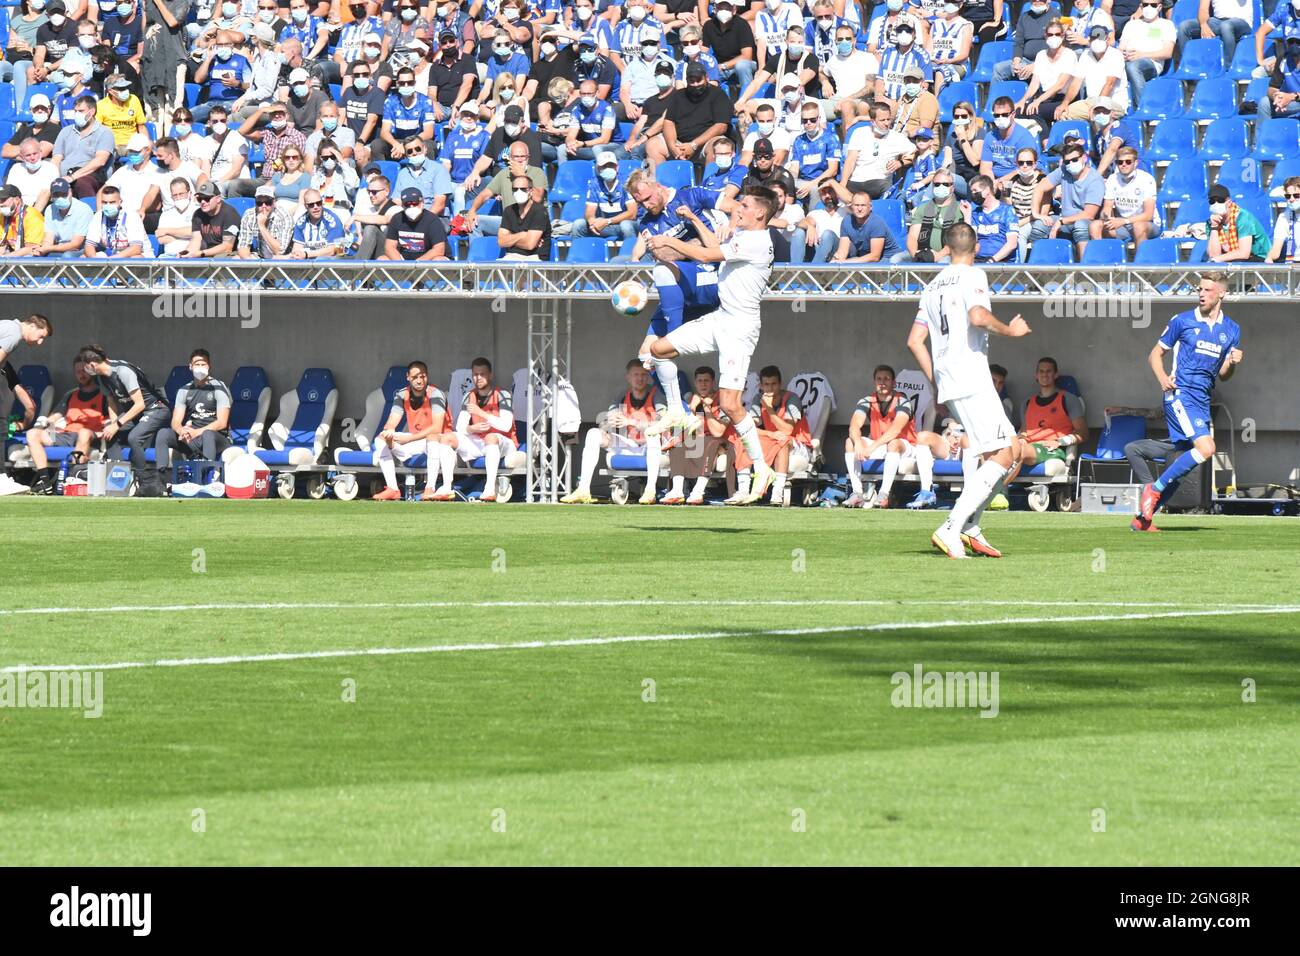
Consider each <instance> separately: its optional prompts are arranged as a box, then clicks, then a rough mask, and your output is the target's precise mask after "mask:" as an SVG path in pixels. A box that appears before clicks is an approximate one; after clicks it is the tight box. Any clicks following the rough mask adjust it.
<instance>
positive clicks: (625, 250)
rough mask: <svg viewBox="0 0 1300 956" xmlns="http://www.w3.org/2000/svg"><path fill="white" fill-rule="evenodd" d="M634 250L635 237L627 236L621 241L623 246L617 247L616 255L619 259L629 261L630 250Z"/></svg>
mask: <svg viewBox="0 0 1300 956" xmlns="http://www.w3.org/2000/svg"><path fill="white" fill-rule="evenodd" d="M635 248H636V236H629V237H628V238H627V239H625V240H623V245H622V246H621V247H619V250H618V254H619V256H620V257H621V258H624V259H630V258H631V257H632V250H633V249H635Z"/></svg>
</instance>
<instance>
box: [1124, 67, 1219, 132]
mask: <svg viewBox="0 0 1300 956" xmlns="http://www.w3.org/2000/svg"><path fill="white" fill-rule="evenodd" d="M1229 82H1231V81H1229ZM1182 115H1183V84H1181V83H1179V82H1178V81H1177V80H1175V79H1173V78H1172V77H1168V76H1157V77H1156V78H1155V79H1154V80H1151V81H1150V82H1148V83H1147V85H1146V86H1145V87H1144V88H1143V89H1142V100H1141V102H1139V103H1138V107H1137V109H1135V110H1134V111H1133V113H1132V116H1133V118H1134V119H1136V120H1141V121H1142V122H1146V123H1150V122H1157V121H1163V120H1168V119H1173V118H1175V117H1178V116H1182Z"/></svg>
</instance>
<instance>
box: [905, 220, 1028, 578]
mask: <svg viewBox="0 0 1300 956" xmlns="http://www.w3.org/2000/svg"><path fill="white" fill-rule="evenodd" d="M943 239H944V244H945V245H946V246H947V247H948V249H949V251H950V252H951V254H952V257H951V265H949V266H948V267H947V268H946V269H944V270H943V271H942V272H940V273H939V274H938V275H937V276H935V277H934V279H932V280H931V281H930V284H929V285H927V286H926V287H925V291H923V292H922V293H921V305H920V308H919V309H918V311H917V315H916V322H915V323H914V324H913V325H912V331H911V333H910V334H909V335H908V336H907V347H908V348H909V349H911V350H912V354H913V355H914V356H916V361H917V363H918V364H919V366H920V369H921V371H922V372H924V373H925V375H926V377H927V378H928V379H930V381H931V382H933V383H934V385H935V387H936V389H937V390H938V393H939V398H938V400H939V401H940V402H942V403H943V404H945V405H946V406H948V411H950V412H951V413H953V414H954V415H956V416H957V419H958V420H959V421H960V422H961V424H962V428H963V429H964V430H965V432H966V437H967V439H968V441H969V442H970V448H971V450H972V451H973V452H975V453H977V454H978V455H979V456H980V457H981V458H982V459H983V464H981V465H980V467H979V469H978V470H976V472H975V474H974V476H973V477H972V479H971V480H970V481H969V482H967V483H966V485H965V487H964V488H962V492H961V496H960V497H959V498H958V499H957V502H956V504H954V505H953V506H952V511H951V513H950V514H949V516H948V520H947V521H946V522H944V524H943V525H942V526H940V528H939V529H938V530H937V531H935V533H934V534H933V535H932V536H931V538H930V540H931V541H932V542H933V544H934V546H935V547H936V548H938V549H939V550H940V551H942V552H944V553H945V554H946V555H948V557H950V558H964V557H966V551H965V549H964V548H963V547H962V545H963V544H965V546H966V547H969V548H970V549H971V550H972V551H974V552H975V553H976V554H982V555H985V556H987V557H990V558H1000V557H1002V555H1001V553H1000V552H999V551H998V550H997V549H996V548H994V547H993V546H992V545H990V544H989V543H988V541H987V540H985V538H984V534H983V532H982V531H980V526H979V520H980V515H981V514H983V512H984V507H985V505H987V504H988V503H989V500H990V499H991V498H992V497H993V496H994V494H996V493H997V487H998V482H1000V481H1001V480H1002V479H1003V478H1004V477H1005V476H1006V474H1007V472H1008V471H1009V470H1010V468H1011V465H1012V462H1014V461H1015V460H1016V457H1017V448H1015V447H1013V446H1016V445H1018V443H1019V440H1018V439H1017V438H1016V430H1015V429H1014V428H1012V427H1011V423H1010V422H1009V421H1007V413H1006V411H1005V410H1004V409H1003V407H1002V400H1001V399H999V398H998V395H997V392H995V391H994V390H993V380H992V378H991V377H990V376H989V356H988V350H989V333H990V332H993V333H995V334H997V335H1006V336H1011V337H1019V336H1022V335H1028V334H1029V325H1028V324H1027V323H1026V322H1025V320H1024V319H1022V318H1021V317H1020V316H1018V315H1017V316H1016V317H1015V318H1013V319H1012V320H1011V322H1010V323H1008V324H1004V323H1002V322H1000V321H999V320H998V318H997V317H996V316H995V315H994V314H993V313H992V312H991V311H990V310H989V282H988V278H987V277H986V276H985V275H984V270H983V269H977V268H975V265H974V262H975V248H976V245H977V237H976V235H975V230H974V229H972V228H971V227H970V226H969V225H967V224H966V223H964V222H959V223H956V224H954V225H952V226H949V227H948V228H947V229H945V230H944V231H943ZM927 336H929V338H930V339H931V349H933V352H934V361H933V364H932V363H931V360H930V352H929V351H928V350H927V349H926V347H925V340H926V337H927Z"/></svg>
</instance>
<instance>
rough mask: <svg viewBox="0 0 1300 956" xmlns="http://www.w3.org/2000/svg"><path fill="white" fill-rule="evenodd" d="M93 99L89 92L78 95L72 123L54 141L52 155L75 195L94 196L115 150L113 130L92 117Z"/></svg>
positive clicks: (93, 115)
mask: <svg viewBox="0 0 1300 956" xmlns="http://www.w3.org/2000/svg"><path fill="white" fill-rule="evenodd" d="M95 107H96V100H95V98H94V97H93V96H91V95H89V94H84V95H82V96H81V97H79V98H78V99H77V103H76V106H75V107H74V112H73V123H72V125H71V126H68V127H65V128H64V129H63V131H62V132H60V133H59V136H58V139H56V140H55V141H54V154H53V156H51V159H53V161H54V165H56V166H58V167H59V175H60V176H62V177H63V178H64V179H66V180H68V182H70V183H71V184H72V192H73V195H75V196H77V197H78V198H89V197H91V196H94V195H95V194H96V193H97V192H98V191H99V187H100V186H101V185H103V183H104V181H105V179H106V178H107V175H108V164H109V162H110V160H111V157H112V156H113V155H114V154H115V153H116V149H117V146H116V143H115V142H114V141H113V134H112V133H111V132H110V131H109V130H108V128H107V127H105V126H104V125H103V124H102V123H100V122H99V121H98V120H97V119H95Z"/></svg>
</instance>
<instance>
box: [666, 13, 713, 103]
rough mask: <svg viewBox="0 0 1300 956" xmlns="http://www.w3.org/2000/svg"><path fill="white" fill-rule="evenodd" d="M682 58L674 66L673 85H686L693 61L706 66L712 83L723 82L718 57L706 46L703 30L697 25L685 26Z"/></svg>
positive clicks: (682, 35) (682, 33)
mask: <svg viewBox="0 0 1300 956" xmlns="http://www.w3.org/2000/svg"><path fill="white" fill-rule="evenodd" d="M680 37H681V44H682V45H681V51H682V58H681V60H680V61H679V62H678V63H676V64H675V65H674V67H673V85H675V86H676V87H678V88H679V89H680V88H681V87H683V86H685V85H686V68H687V67H688V66H690V65H691V64H692V63H698V64H700V65H701V66H702V67H704V71H705V74H706V76H707V77H708V80H709V82H710V83H712V84H713V85H714V86H719V85H721V83H722V70H721V68H720V67H719V66H718V58H717V57H715V56H714V55H713V54H712V53H711V52H710V51H709V50H706V49H705V48H704V41H703V39H702V37H703V31H701V30H700V28H699V27H697V26H689V27H683V28H682V31H681V34H680Z"/></svg>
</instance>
